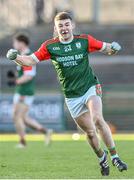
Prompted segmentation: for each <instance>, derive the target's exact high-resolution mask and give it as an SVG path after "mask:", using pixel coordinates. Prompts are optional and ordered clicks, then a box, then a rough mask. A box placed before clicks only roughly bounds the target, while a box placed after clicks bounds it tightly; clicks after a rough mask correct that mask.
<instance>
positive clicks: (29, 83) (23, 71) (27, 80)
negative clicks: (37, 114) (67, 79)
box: [13, 34, 51, 148]
mask: <svg viewBox="0 0 134 180" xmlns="http://www.w3.org/2000/svg"><path fill="white" fill-rule="evenodd" d="M13 47H14V48H15V49H16V50H17V51H18V52H19V54H20V55H30V54H31V50H30V49H29V38H28V37H27V36H26V35H25V34H17V35H16V36H15V37H14V38H13ZM35 75H36V66H35V65H34V66H29V67H28V66H20V65H18V66H17V79H16V82H15V83H16V89H15V94H14V98H13V103H14V111H13V118H14V123H15V127H16V131H17V133H18V135H19V137H20V142H19V144H18V145H17V147H19V148H23V147H25V146H26V139H25V127H26V126H28V127H30V128H33V129H35V130H37V131H39V132H41V133H43V134H46V144H47V145H48V144H49V142H50V140H51V130H48V129H46V128H44V127H43V126H42V125H41V124H39V123H38V122H37V121H35V120H33V119H32V118H31V117H29V115H28V112H29V109H30V107H31V105H32V102H33V100H34V91H35V82H34V79H35Z"/></svg>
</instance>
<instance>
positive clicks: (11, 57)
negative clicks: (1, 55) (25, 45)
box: [6, 49, 18, 60]
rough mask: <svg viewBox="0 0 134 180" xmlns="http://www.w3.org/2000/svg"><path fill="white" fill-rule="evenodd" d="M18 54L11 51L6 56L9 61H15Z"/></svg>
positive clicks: (15, 51)
mask: <svg viewBox="0 0 134 180" xmlns="http://www.w3.org/2000/svg"><path fill="white" fill-rule="evenodd" d="M17 54H18V51H17V50H16V49H10V50H9V51H8V52H7V55H6V56H7V58H8V59H9V60H15V59H16V58H17Z"/></svg>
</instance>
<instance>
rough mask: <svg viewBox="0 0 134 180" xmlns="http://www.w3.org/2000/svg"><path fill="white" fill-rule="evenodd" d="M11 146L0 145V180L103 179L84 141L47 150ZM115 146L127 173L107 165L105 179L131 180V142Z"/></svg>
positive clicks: (133, 166)
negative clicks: (129, 179)
mask: <svg viewBox="0 0 134 180" xmlns="http://www.w3.org/2000/svg"><path fill="white" fill-rule="evenodd" d="M15 144H16V143H15V142H0V178H13V179H15V178H44V179H45V178H53V179H55V178H57V179H63V178H75V179H76V178H81V179H84V178H88V179H89V178H97V179H101V178H104V177H102V176H101V175H100V171H99V166H98V161H97V158H96V157H95V155H94V154H93V152H92V150H91V149H90V148H89V147H88V145H87V143H86V142H85V141H57V142H53V143H52V145H51V146H50V147H46V146H45V145H44V144H43V142H28V147H27V148H25V149H16V148H15ZM116 144H117V147H118V149H119V150H120V156H121V157H122V158H123V160H124V161H126V162H127V163H128V166H129V169H128V171H127V172H122V173H121V172H118V170H117V169H116V168H115V167H112V165H111V162H110V171H111V173H110V176H109V177H106V179H107V178H116V179H123V178H124V179H126V178H134V171H133V170H134V141H117V142H116ZM109 161H110V160H109Z"/></svg>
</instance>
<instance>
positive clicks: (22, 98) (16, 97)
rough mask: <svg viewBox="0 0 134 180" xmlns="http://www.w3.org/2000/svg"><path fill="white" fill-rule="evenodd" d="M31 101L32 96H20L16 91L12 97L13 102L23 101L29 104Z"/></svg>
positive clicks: (32, 99)
mask: <svg viewBox="0 0 134 180" xmlns="http://www.w3.org/2000/svg"><path fill="white" fill-rule="evenodd" d="M33 101H34V96H22V95H20V94H18V93H15V94H14V97H13V104H17V103H24V104H26V105H28V106H31V105H32V103H33Z"/></svg>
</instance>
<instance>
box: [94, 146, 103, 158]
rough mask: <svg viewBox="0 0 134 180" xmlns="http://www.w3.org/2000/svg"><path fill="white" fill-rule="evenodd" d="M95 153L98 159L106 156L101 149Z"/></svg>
mask: <svg viewBox="0 0 134 180" xmlns="http://www.w3.org/2000/svg"><path fill="white" fill-rule="evenodd" d="M94 152H95V153H96V155H97V156H98V158H101V157H102V156H103V154H104V151H103V150H102V149H101V148H100V149H95V150H94Z"/></svg>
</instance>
